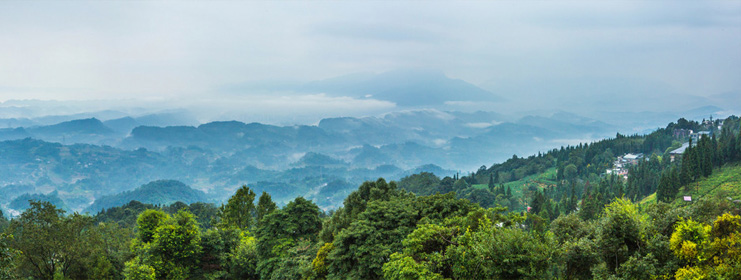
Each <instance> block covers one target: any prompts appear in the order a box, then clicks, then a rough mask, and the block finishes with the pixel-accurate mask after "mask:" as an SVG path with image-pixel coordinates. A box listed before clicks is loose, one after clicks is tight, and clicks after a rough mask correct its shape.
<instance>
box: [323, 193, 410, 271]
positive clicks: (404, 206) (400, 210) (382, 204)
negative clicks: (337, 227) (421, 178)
mask: <svg viewBox="0 0 741 280" xmlns="http://www.w3.org/2000/svg"><path fill="white" fill-rule="evenodd" d="M413 201H414V196H413V195H404V196H402V197H395V198H392V199H391V200H388V201H384V200H374V201H371V202H369V203H368V205H367V209H366V210H365V211H364V212H363V213H361V214H360V215H359V216H358V218H357V219H356V220H355V221H353V222H352V223H351V225H350V227H348V228H347V229H344V230H342V231H340V232H339V234H338V235H337V236H335V238H334V242H333V243H334V248H333V249H332V251H331V252H330V253H329V255H328V256H327V259H326V261H327V262H328V263H329V266H328V268H329V275H328V277H327V278H328V279H347V278H353V279H378V278H381V277H382V273H383V270H382V266H383V264H384V263H385V262H386V260H387V259H388V258H389V256H390V255H391V254H392V253H394V252H398V251H400V250H401V240H403V239H404V238H405V237H406V236H407V235H408V234H409V233H410V232H412V230H413V229H414V228H415V225H416V222H417V219H418V216H417V215H418V214H417V213H418V212H417V211H416V210H415V209H414V208H413V207H412V202H413Z"/></svg>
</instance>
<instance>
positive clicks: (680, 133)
mask: <svg viewBox="0 0 741 280" xmlns="http://www.w3.org/2000/svg"><path fill="white" fill-rule="evenodd" d="M690 134H692V130H691V129H684V128H675V129H674V138H677V139H682V138H687V137H689V136H690Z"/></svg>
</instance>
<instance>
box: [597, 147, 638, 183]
mask: <svg viewBox="0 0 741 280" xmlns="http://www.w3.org/2000/svg"><path fill="white" fill-rule="evenodd" d="M641 159H643V154H640V153H639V154H625V155H623V156H619V157H617V159H615V162H613V163H612V168H611V169H607V171H606V173H607V174H615V175H618V176H622V177H623V178H624V179H628V166H630V165H633V164H638V161H640V160H641Z"/></svg>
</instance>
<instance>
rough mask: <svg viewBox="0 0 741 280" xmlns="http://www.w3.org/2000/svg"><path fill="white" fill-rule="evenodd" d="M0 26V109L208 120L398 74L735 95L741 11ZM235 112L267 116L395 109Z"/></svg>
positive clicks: (583, 4)
mask: <svg viewBox="0 0 741 280" xmlns="http://www.w3.org/2000/svg"><path fill="white" fill-rule="evenodd" d="M0 27H2V28H0V101H5V100H12V99H41V100H78V99H80V100H107V99H136V100H152V101H159V102H166V101H168V100H186V101H187V100H191V101H193V100H199V102H200V100H206V101H207V102H211V103H210V104H216V105H218V104H220V103H223V102H225V101H223V100H219V99H218V98H217V97H218V96H220V94H221V92H220V89H223V88H224V87H228V86H230V85H235V84H242V83H250V82H259V81H272V82H276V81H277V82H281V81H312V80H321V79H328V78H332V77H336V76H341V75H346V74H350V73H357V72H375V73H380V72H384V71H390V70H394V69H407V68H421V69H435V70H439V71H442V72H444V73H445V74H446V75H447V76H449V77H452V78H456V79H463V80H465V81H467V82H470V83H473V84H475V85H479V86H482V87H484V88H487V87H491V86H492V85H497V84H502V83H504V84H506V83H510V82H517V83H523V82H525V83H529V82H533V81H538V80H542V79H549V80H553V79H556V80H558V79H563V80H579V79H591V78H605V77H609V78H616V79H642V80H649V81H652V82H655V83H661V84H662V85H665V86H667V87H671V88H675V89H678V91H679V92H682V93H685V94H692V95H698V96H710V95H714V94H719V93H727V92H739V91H740V90H741V79H739V77H741V51H739V50H741V1H575V2H570V1H295V2H294V1H226V2H218V1H49V2H46V1H0ZM505 88H506V87H505ZM497 94H499V95H502V96H505V97H506V96H507V95H508V94H516V93H513V92H497ZM544 94H545V93H544ZM243 97H244V98H245V99H244V100H242V102H244V103H249V104H253V107H252V108H255V109H258V108H262V109H263V110H265V111H272V110H279V109H284V110H301V108H304V109H305V108H314V109H312V110H325V109H326V110H331V109H333V108H334V109H341V108H342V109H344V110H349V111H353V110H360V111H363V112H366V111H367V112H374V111H382V110H388V109H391V108H393V107H394V104H389V103H388V102H385V101H378V100H355V99H352V98H346V97H330V96H326V95H322V94H314V95H309V96H302V97H301V98H291V97H290V95H287V94H284V93H274V94H267V95H266V94H265V93H260V95H255V94H251V93H250V92H245V93H244V95H243ZM214 99H216V100H214ZM287 103H291V104H293V105H292V106H294V107H285V106H283V104H287ZM254 104H258V105H254ZM216 105H215V106H216ZM320 105H321V106H324V107H319V108H318V107H312V106H320ZM297 108H298V109H297Z"/></svg>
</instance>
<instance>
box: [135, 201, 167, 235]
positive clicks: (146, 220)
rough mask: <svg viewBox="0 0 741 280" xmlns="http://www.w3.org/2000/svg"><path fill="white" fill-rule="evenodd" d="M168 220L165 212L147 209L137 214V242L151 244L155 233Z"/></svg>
mask: <svg viewBox="0 0 741 280" xmlns="http://www.w3.org/2000/svg"><path fill="white" fill-rule="evenodd" d="M168 218H169V216H168V215H167V214H166V213H165V212H163V211H161V210H154V209H148V210H145V211H144V212H142V213H141V214H139V217H138V218H137V219H136V229H137V232H138V235H139V240H140V241H141V242H143V243H149V242H152V240H153V239H154V234H155V231H156V230H157V228H158V227H159V226H160V225H162V223H163V222H164V221H165V220H167V219H168Z"/></svg>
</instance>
